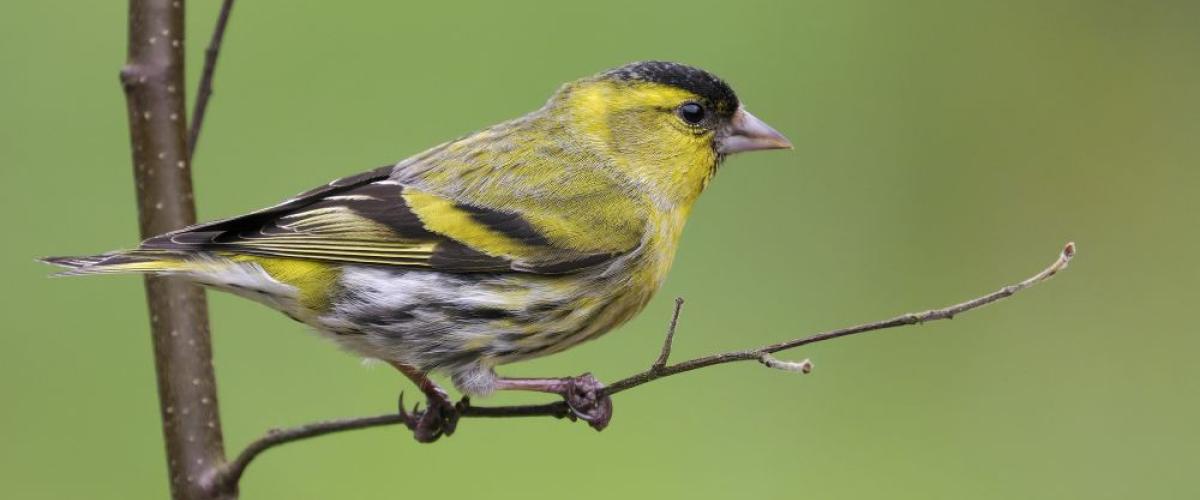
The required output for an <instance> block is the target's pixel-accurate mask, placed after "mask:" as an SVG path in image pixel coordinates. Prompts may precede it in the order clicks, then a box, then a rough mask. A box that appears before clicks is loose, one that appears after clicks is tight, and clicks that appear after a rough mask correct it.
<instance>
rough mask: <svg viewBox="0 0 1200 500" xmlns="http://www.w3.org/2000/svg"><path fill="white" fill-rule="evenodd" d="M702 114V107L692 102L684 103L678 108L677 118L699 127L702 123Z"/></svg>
mask: <svg viewBox="0 0 1200 500" xmlns="http://www.w3.org/2000/svg"><path fill="white" fill-rule="evenodd" d="M704 114H705V113H704V106H701V105H699V104H696V103H694V102H688V103H684V104H683V105H682V106H680V107H679V117H680V118H683V121H685V122H688V123H690V124H692V125H699V124H700V122H702V121H704Z"/></svg>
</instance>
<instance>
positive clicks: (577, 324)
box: [44, 61, 792, 442]
mask: <svg viewBox="0 0 1200 500" xmlns="http://www.w3.org/2000/svg"><path fill="white" fill-rule="evenodd" d="M791 147H792V145H791V143H790V142H788V140H787V139H786V138H785V137H784V136H783V135H782V134H780V133H779V132H777V131H775V130H774V129H772V128H771V127H770V126H768V125H767V124H766V123H764V122H762V121H761V120H759V119H758V118H756V117H754V115H751V114H750V113H749V112H748V111H746V109H745V108H744V107H743V106H742V104H741V102H740V101H739V100H738V98H737V96H736V95H735V94H734V92H733V90H732V89H731V88H730V87H729V86H728V85H727V84H726V83H725V82H724V81H722V80H721V79H719V78H717V77H716V76H713V75H712V74H710V73H708V72H706V71H703V70H701V69H697V68H694V67H691V66H687V65H683V64H677V63H671V62H661V61H648V62H636V63H632V64H628V65H625V66H621V67H619V68H615V69H612V70H608V71H605V72H602V73H599V74H597V75H594V76H591V77H587V78H583V79H580V80H577V81H574V82H571V83H567V84H566V85H564V86H562V87H561V88H560V89H559V90H558V91H557V92H556V93H555V94H554V95H553V96H552V97H551V98H550V99H549V101H548V102H547V103H546V104H545V105H544V106H542V107H541V108H540V109H538V110H536V111H533V112H532V113H529V114H527V115H525V116H522V117H520V118H517V119H514V120H511V121H507V122H503V123H500V124H498V125H495V126H492V127H489V128H486V129H483V130H481V131H478V132H475V133H472V134H470V135H467V136H464V137H462V138H459V139H456V140H452V141H450V142H446V143H444V144H441V145H438V146H434V147H433V148H431V149H429V150H427V151H425V152H423V153H420V154H417V155H416V156H413V157H411V158H408V159H406V160H403V161H401V162H399V163H396V164H392V165H385V166H383V167H380V168H376V169H374V170H371V171H368V172H365V173H361V174H358V175H353V176H349V177H343V178H341V179H337V180H335V181H333V182H330V183H329V184H327V185H324V186H321V187H318V188H316V189H312V190H310V191H307V192H304V193H301V194H299V195H297V196H295V197H293V198H291V199H288V200H286V201H284V202H282V203H280V204H278V205H275V206H272V207H269V208H265V209H262V210H259V211H256V212H251V213H249V214H245V215H241V216H238V217H233V218H229V219H224V220H218V221H215V222H208V223H203V224H198V225H195V226H191V227H188V228H185V229H181V230H178V231H173V232H170V233H167V234H163V235H160V236H156V237H153V238H150V239H148V240H146V241H144V242H142V244H141V245H140V246H139V247H138V248H137V249H134V250H121V251H114V252H109V253H105V254H101V255H95V256H88V257H49V258H46V259H44V260H45V261H46V262H48V263H51V264H56V265H59V266H63V267H66V268H68V270H67V271H65V272H63V273H61V274H64V275H81V274H110V273H149V274H161V275H172V276H181V277H185V278H187V279H190V280H193V281H195V282H196V283H200V284H202V285H205V286H209V287H213V288H216V289H220V290H224V291H228V292H232V293H235V294H237V295H241V296H243V297H247V298H250V299H253V300H255V301H258V302H261V303H263V304H265V305H267V306H270V307H272V308H274V309H277V310H279V311H282V312H283V313H284V314H286V315H288V316H289V317H291V318H293V319H295V320H297V321H300V322H302V323H305V324H307V325H310V326H311V327H312V328H314V329H316V330H317V331H318V332H320V333H321V334H323V335H324V336H326V337H328V338H330V339H333V341H335V342H336V343H337V344H339V345H341V346H342V347H343V348H345V349H347V350H349V351H351V352H353V353H356V354H358V355H360V356H365V357H367V358H374V359H379V360H383V361H386V362H387V363H389V364H391V365H393V366H395V367H396V368H397V369H398V370H399V371H400V372H401V373H403V374H404V375H405V376H407V377H408V378H409V379H411V380H412V381H413V382H414V383H416V384H417V386H418V387H419V388H420V389H421V391H422V392H423V393H424V395H425V396H426V398H427V405H426V408H425V409H424V410H416V409H414V411H413V412H412V413H411V414H410V413H407V412H405V411H404V410H403V403H401V408H402V409H401V412H402V413H403V414H404V417H405V420H406V423H407V425H408V427H409V429H411V430H412V431H413V433H414V437H415V438H416V439H417V440H418V441H421V442H430V441H433V440H436V439H437V438H438V437H440V436H442V435H444V434H445V435H448V434H450V433H452V432H453V430H454V426H455V424H456V422H457V418H458V416H459V413H460V412H459V409H458V408H456V406H455V405H454V404H453V403H451V401H450V399H449V397H448V395H447V394H446V392H444V391H443V390H442V389H441V388H439V387H438V386H437V384H435V383H434V382H433V381H431V380H430V379H429V375H430V374H431V373H437V374H444V375H448V376H449V377H450V378H451V380H452V381H453V383H454V385H455V386H456V387H457V388H458V389H459V390H460V391H461V392H462V393H463V394H464V395H468V396H486V395H487V394H489V393H492V392H494V391H497V390H524V391H539V392H546V393H553V394H557V395H560V396H561V397H563V398H564V399H565V400H566V401H567V404H568V406H569V407H570V409H571V412H572V413H573V414H574V416H575V417H578V418H580V419H582V420H585V421H587V422H588V423H589V424H590V425H591V426H592V427H594V428H596V429H597V430H599V429H603V428H604V427H605V426H606V425H607V424H608V421H609V419H610V418H611V415H612V403H611V401H610V400H609V399H608V397H607V396H606V395H604V394H603V392H602V389H603V385H602V384H600V383H599V382H598V381H597V380H596V379H595V378H594V377H592V376H591V375H590V374H584V375H580V376H577V377H565V378H506V377H501V376H498V375H497V374H496V372H495V371H494V368H495V367H496V366H498V365H503V364H506V363H512V362H515V361H521V360H526V359H530V358H534V357H538V356H544V355H547V354H553V353H557V352H560V351H563V350H565V349H567V348H570V347H572V346H575V345H577V344H579V343H580V342H583V341H586V340H590V339H594V338H596V337H598V336H600V335H601V334H604V333H606V332H608V331H610V330H612V329H613V328H615V327H617V326H618V325H620V324H622V323H624V322H626V321H628V320H629V319H630V318H632V317H633V316H634V315H635V314H637V313H638V312H639V311H641V310H642V308H643V307H645V305H646V303H647V302H648V301H649V300H650V298H651V296H652V295H654V293H655V291H656V290H658V288H659V287H660V286H661V285H662V283H663V280H664V279H665V278H666V276H667V271H668V270H669V269H670V267H671V262H672V260H673V259H674V257H675V250H676V247H677V246H678V242H679V238H680V233H681V231H682V230H683V226H684V222H685V221H686V220H687V218H688V214H689V213H690V212H691V210H692V206H693V204H694V202H695V201H696V198H697V197H698V196H699V195H700V193H701V192H702V191H703V190H704V188H705V187H706V186H707V185H708V183H709V181H710V180H712V178H713V175H714V174H715V173H716V171H717V167H718V166H719V165H720V164H721V163H722V161H723V160H724V159H725V157H726V156H727V155H730V154H733V153H739V152H744V151H755V150H764V149H780V148H787V149H790V148H791Z"/></svg>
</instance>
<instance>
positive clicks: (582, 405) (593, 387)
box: [562, 373, 613, 431]
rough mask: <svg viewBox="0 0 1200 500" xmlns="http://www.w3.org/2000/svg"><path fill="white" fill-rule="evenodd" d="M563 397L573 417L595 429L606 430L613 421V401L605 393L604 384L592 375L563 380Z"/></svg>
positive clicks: (587, 374) (586, 374)
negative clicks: (609, 422) (610, 421)
mask: <svg viewBox="0 0 1200 500" xmlns="http://www.w3.org/2000/svg"><path fill="white" fill-rule="evenodd" d="M563 382H564V386H563V392H562V397H563V399H564V400H566V402H567V406H568V407H570V409H571V416H572V417H573V418H578V419H580V420H583V421H584V422H587V423H588V425H590V426H591V427H592V428H593V429H596V430H598V431H602V430H604V428H605V427H607V426H608V421H609V420H611V419H612V412H613V407H612V399H610V398H609V397H608V394H605V393H604V384H602V383H600V381H599V380H596V377H593V376H592V374H590V373H585V374H583V375H580V376H578V377H572V378H567V379H563Z"/></svg>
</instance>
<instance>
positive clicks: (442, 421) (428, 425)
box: [399, 392, 460, 443]
mask: <svg viewBox="0 0 1200 500" xmlns="http://www.w3.org/2000/svg"><path fill="white" fill-rule="evenodd" d="M426 401H427V405H428V408H426V409H424V410H422V409H421V404H420V403H417V404H416V405H413V409H412V412H411V413H410V412H409V411H408V410H407V409H406V408H405V406H404V393H403V392H401V393H400V401H399V406H400V416H401V417H402V418H404V426H405V427H408V430H410V431H412V432H413V439H415V440H417V442H419V443H432V442H434V441H437V440H438V438H440V437H442V436H443V435H446V436H449V435H451V434H454V429H455V428H456V427H457V426H458V418H459V416H460V412H459V410H458V408H457V407H456V406H455V404H454V403H451V402H450V399H449V398H448V397H447V396H446V395H445V394H438V395H430V396H428V398H427V399H426Z"/></svg>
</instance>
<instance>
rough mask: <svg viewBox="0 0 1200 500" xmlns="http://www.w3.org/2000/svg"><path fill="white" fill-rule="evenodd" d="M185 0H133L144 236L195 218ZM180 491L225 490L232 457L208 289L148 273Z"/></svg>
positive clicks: (130, 67)
mask: <svg viewBox="0 0 1200 500" xmlns="http://www.w3.org/2000/svg"><path fill="white" fill-rule="evenodd" d="M183 16H184V5H183V0H130V2H129V53H128V60H127V62H126V65H125V67H124V68H122V70H121V83H122V85H123V87H124V90H125V98H126V103H127V106H128V111H129V133H130V141H131V143H132V149H133V166H134V178H135V181H136V182H137V198H138V200H137V201H138V215H139V226H140V229H141V234H142V236H143V237H150V236H154V235H158V234H161V233H164V232H167V231H170V230H173V229H178V228H180V227H183V226H187V225H189V224H192V223H194V222H195V220H196V210H195V203H194V201H193V196H192V179H191V170H190V165H189V162H188V154H187V140H186V136H187V134H186V129H185V123H186V116H187V115H186V111H185V99H184V91H183V90H184V79H183V70H184V66H183V62H184V47H183V45H184V43H183V42H184V33H183V27H184V23H183V20H184V17H183ZM146 298H147V303H148V305H149V309H150V328H151V335H152V338H153V343H154V365H155V371H156V372H157V376H158V396H159V406H160V410H161V412H162V421H163V437H164V440H165V441H166V448H167V463H168V471H169V474H170V485H171V496H172V498H174V499H176V500H192V499H213V498H233V497H234V496H235V495H234V494H229V495H227V496H223V497H222V496H219V495H217V494H215V493H213V492H212V489H211V488H210V487H208V486H207V485H208V483H209V482H210V480H211V478H210V477H209V476H211V475H212V471H213V470H215V469H216V467H218V466H220V465H221V464H222V463H224V460H225V450H224V445H223V444H222V437H221V421H220V417H219V413H218V411H217V390H216V389H217V388H216V380H215V378H214V375H213V367H212V344H211V342H210V340H209V332H208V313H207V307H206V302H205V297H204V292H203V291H202V290H201V289H200V288H198V287H196V286H195V285H191V284H188V283H186V282H184V281H182V280H178V279H173V278H162V277H148V278H146Z"/></svg>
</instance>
